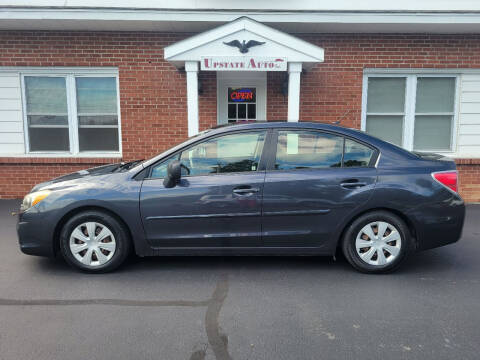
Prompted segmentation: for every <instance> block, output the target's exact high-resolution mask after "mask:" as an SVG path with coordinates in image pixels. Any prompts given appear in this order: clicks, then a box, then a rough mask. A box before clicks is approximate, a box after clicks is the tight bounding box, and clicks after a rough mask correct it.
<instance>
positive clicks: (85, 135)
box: [78, 128, 118, 151]
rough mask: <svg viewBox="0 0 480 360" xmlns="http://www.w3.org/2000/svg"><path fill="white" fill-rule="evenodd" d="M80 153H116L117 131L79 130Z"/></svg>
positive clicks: (110, 129) (105, 129)
mask: <svg viewBox="0 0 480 360" xmlns="http://www.w3.org/2000/svg"><path fill="white" fill-rule="evenodd" d="M78 142H79V147H80V151H118V129H112V128H93V129H92V128H79V129H78Z"/></svg>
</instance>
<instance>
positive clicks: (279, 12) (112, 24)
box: [0, 0, 480, 33]
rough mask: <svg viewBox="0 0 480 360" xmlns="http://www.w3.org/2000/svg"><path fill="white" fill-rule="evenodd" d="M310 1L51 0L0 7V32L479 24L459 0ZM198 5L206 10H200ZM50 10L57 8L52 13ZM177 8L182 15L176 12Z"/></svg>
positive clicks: (470, 6) (468, 27)
mask: <svg viewBox="0 0 480 360" xmlns="http://www.w3.org/2000/svg"><path fill="white" fill-rule="evenodd" d="M312 1H313V3H310V4H309V5H308V6H302V2H300V3H298V2H295V3H292V2H281V1H280V2H279V1H276V2H274V3H272V2H266V1H256V2H241V3H240V4H241V6H240V7H239V3H238V2H236V3H234V4H232V5H230V3H232V2H229V3H228V4H227V3H225V2H222V4H221V6H222V8H223V9H218V10H214V9H215V7H218V5H219V4H218V3H212V2H211V1H205V0H204V1H201V2H199V1H195V4H191V6H188V5H186V4H185V1H182V2H175V1H169V2H167V3H165V2H162V3H161V4H160V2H157V1H155V2H152V1H150V2H149V4H148V6H141V5H140V4H138V3H137V2H135V3H133V2H131V1H128V3H126V2H125V1H124V2H121V1H120V2H112V1H109V0H101V1H91V2H89V3H88V4H86V3H85V2H83V4H82V2H75V3H74V4H73V5H70V6H69V5H68V4H69V3H71V2H70V1H68V0H64V1H59V0H57V1H55V0H52V1H45V2H44V4H43V5H46V6H43V7H42V6H32V2H31V1H28V2H27V1H24V2H23V4H22V3H19V2H18V1H13V0H11V1H10V4H11V5H14V6H16V7H9V6H5V5H10V4H9V3H8V2H5V1H4V2H2V4H4V7H2V8H0V28H2V29H47V30H54V29H58V30H136V31H141V30H147V31H148V30H150V31H170V32H173V31H183V32H192V29H195V30H194V31H202V30H205V29H206V28H208V27H210V26H211V25H213V24H218V23H223V22H229V21H232V20H234V19H236V18H238V17H240V16H245V15H248V16H250V17H251V18H253V19H254V20H256V21H260V22H265V23H274V24H278V25H282V24H286V25H287V26H286V27H288V28H291V29H293V30H294V31H298V32H302V30H303V32H307V31H305V30H306V29H305V25H310V27H309V29H312V30H311V31H310V32H325V31H328V32H333V31H335V32H347V33H348V32H353V33H355V32H358V29H359V27H360V28H361V29H362V30H363V32H426V30H430V31H431V32H452V31H457V32H476V31H477V30H478V23H479V22H480V14H479V13H478V11H479V10H480V7H479V6H478V5H477V4H476V2H474V1H471V0H470V1H467V0H463V1H462V4H459V1H458V0H457V1H436V2H433V1H428V5H427V6H422V3H427V2H425V1H424V2H421V1H418V0H417V1H415V0H412V2H413V3H414V5H410V6H408V5H405V4H404V1H403V2H386V1H381V2H377V3H373V4H372V2H371V1H368V2H358V1H357V2H355V3H353V2H351V1H348V4H345V3H344V4H343V5H339V4H338V1H337V2H334V3H331V2H325V5H324V4H323V3H324V2H319V1H315V0H312ZM345 1H346V0H345ZM55 2H56V4H54V3H55ZM364 3H365V4H364ZM202 4H205V5H204V6H203V7H202ZM263 4H265V5H263ZM285 4H288V5H285ZM363 4H364V5H363ZM400 4H401V5H400ZM457 4H459V5H457ZM22 5H23V7H21V6H22ZM55 5H57V6H58V7H57V8H55ZM74 6H75V7H74ZM179 6H183V9H178V7H179ZM245 7H247V8H245ZM225 9H231V10H225ZM272 10H274V11H272ZM199 25H200V26H201V25H203V27H202V28H201V29H202V30H199ZM296 25H303V26H296ZM354 25H364V26H363V27H361V26H357V27H355V26H354ZM392 25H395V26H392ZM422 25H423V26H422ZM422 29H423V31H422ZM449 30H450V31H449Z"/></svg>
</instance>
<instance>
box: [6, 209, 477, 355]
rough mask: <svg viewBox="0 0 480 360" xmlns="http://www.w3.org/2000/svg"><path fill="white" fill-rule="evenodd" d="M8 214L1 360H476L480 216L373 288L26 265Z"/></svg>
mask: <svg viewBox="0 0 480 360" xmlns="http://www.w3.org/2000/svg"><path fill="white" fill-rule="evenodd" d="M18 204H19V201H18V200H2V201H0V359H2V360H3V359H8V360H10V359H12V360H22V359H29V360H30V359H35V360H43V359H48V360H52V359H55V360H56V359H69V360H75V359H79V360H80V359H81V360H85V359H90V360H93V359H115V360H121V359H129V360H131V359H161V360H164V359H165V360H170V359H172V360H173V359H194V360H201V359H218V360H220V359H237V360H240V359H275V360H281V359H315V360H319V359H369V360H371V359H389V360H391V359H435V360H440V359H479V358H480V260H479V259H480V221H479V220H480V206H479V205H469V206H468V208H467V220H466V224H465V228H464V233H463V238H462V239H461V240H460V241H459V242H458V243H456V244H453V245H449V246H446V247H443V248H438V249H434V250H429V251H425V252H422V253H418V254H415V255H414V256H412V257H411V258H409V259H408V260H407V261H406V263H405V264H404V266H403V267H402V268H401V269H400V270H399V271H397V272H395V273H393V274H388V275H364V274H360V273H357V272H356V271H354V270H353V269H352V268H351V267H350V266H349V265H348V263H347V262H346V261H345V260H344V259H343V258H342V257H339V258H338V259H337V261H334V260H333V259H332V258H327V257H210V258H209V257H158V258H143V259H141V258H135V257H134V258H132V260H129V262H128V263H127V264H126V265H125V266H123V267H121V268H120V269H119V270H118V271H116V272H114V273H110V274H101V275H88V274H82V273H78V272H76V271H74V270H72V269H71V268H70V267H68V266H67V265H66V264H65V263H64V262H63V260H62V259H44V258H39V257H32V256H27V255H23V254H22V253H21V252H20V250H19V248H18V243H17V237H16V233H15V224H16V218H15V217H12V216H11V215H10V211H11V210H16V209H17V208H18Z"/></svg>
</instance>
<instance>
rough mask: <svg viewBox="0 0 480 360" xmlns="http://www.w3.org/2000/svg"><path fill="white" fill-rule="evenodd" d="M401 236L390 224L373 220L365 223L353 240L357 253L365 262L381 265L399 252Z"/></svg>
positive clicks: (391, 259)
mask: <svg viewBox="0 0 480 360" xmlns="http://www.w3.org/2000/svg"><path fill="white" fill-rule="evenodd" d="M401 247H402V237H401V236H400V233H399V232H398V230H397V229H396V228H395V226H393V225H392V224H389V223H388V222H385V221H375V222H371V223H369V224H367V225H365V226H364V227H363V228H362V229H361V230H360V231H359V233H358V235H357V237H356V240H355V248H356V250H357V254H358V256H359V257H360V259H362V260H363V261H364V262H365V263H367V264H369V265H374V266H383V265H386V264H389V263H391V262H392V261H394V260H395V259H396V258H397V257H398V255H399V254H400V250H401Z"/></svg>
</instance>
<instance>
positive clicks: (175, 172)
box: [163, 160, 182, 188]
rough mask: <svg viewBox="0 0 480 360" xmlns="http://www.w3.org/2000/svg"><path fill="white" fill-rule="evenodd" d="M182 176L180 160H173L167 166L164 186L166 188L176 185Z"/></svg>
mask: <svg viewBox="0 0 480 360" xmlns="http://www.w3.org/2000/svg"><path fill="white" fill-rule="evenodd" d="M181 177H182V164H181V163H180V161H178V160H175V161H172V162H171V163H170V164H168V166H167V176H166V177H165V179H163V186H165V187H166V188H172V187H175V185H177V184H178V183H179V182H180V178H181Z"/></svg>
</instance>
